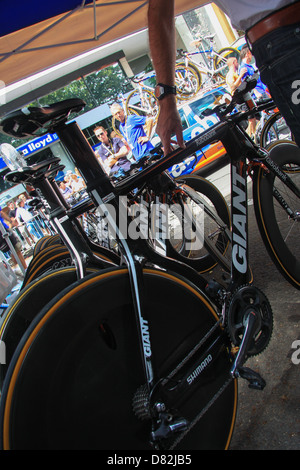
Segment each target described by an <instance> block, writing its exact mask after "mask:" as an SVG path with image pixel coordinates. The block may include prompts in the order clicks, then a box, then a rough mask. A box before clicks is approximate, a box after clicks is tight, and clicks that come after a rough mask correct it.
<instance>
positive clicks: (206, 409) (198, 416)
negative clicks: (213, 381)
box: [168, 377, 233, 450]
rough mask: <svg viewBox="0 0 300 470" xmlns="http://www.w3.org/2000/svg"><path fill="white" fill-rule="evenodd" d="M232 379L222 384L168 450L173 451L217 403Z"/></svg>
mask: <svg viewBox="0 0 300 470" xmlns="http://www.w3.org/2000/svg"><path fill="white" fill-rule="evenodd" d="M232 380H233V377H230V378H229V379H228V380H227V381H226V382H225V383H224V384H223V386H222V387H221V388H220V389H219V390H218V391H217V393H215V395H214V396H213V397H212V398H211V400H210V401H209V402H208V403H207V405H206V406H205V407H204V408H202V410H201V411H200V413H198V415H197V416H196V417H195V418H194V419H193V421H191V423H190V424H189V426H188V427H187V428H186V429H185V431H182V433H181V434H180V435H179V436H178V438H177V439H175V441H174V442H173V444H172V446H170V448H169V449H168V450H173V449H175V447H176V446H177V445H178V444H179V443H180V442H181V441H182V439H183V438H184V437H185V436H186V435H187V434H188V433H189V432H190V431H191V429H192V428H193V427H194V426H195V425H196V424H197V423H198V421H200V419H202V418H203V416H204V415H205V413H206V412H207V411H208V410H209V408H210V407H211V406H212V405H213V404H214V403H215V402H216V401H217V399H218V398H219V397H220V396H221V395H222V393H223V392H224V391H225V390H226V388H227V387H228V385H229V384H230V383H231V382H232Z"/></svg>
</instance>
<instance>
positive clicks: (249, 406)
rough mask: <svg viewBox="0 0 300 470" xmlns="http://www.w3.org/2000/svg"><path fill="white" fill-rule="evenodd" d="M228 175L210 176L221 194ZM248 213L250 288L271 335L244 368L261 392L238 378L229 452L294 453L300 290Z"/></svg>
mask: <svg viewBox="0 0 300 470" xmlns="http://www.w3.org/2000/svg"><path fill="white" fill-rule="evenodd" d="M226 175H227V173H226V171H225V170H223V171H221V172H220V174H216V175H214V179H215V180H216V179H217V186H218V187H219V188H220V187H221V186H223V188H222V190H225V189H226V188H224V184H226V178H227V176H226ZM218 177H220V179H219V181H218ZM215 182H216V181H215ZM222 192H223V191H222ZM249 214H250V225H249V227H250V228H249V238H250V264H251V267H252V270H253V274H254V283H253V284H254V285H255V286H257V287H259V288H260V289H261V290H262V291H263V292H264V294H265V295H266V296H267V297H268V299H269V301H270V303H271V306H272V310H273V314H274V331H273V336H272V339H271V342H270V344H269V346H268V348H267V349H266V350H265V351H264V352H263V353H262V354H261V355H259V356H257V357H254V358H251V360H249V361H248V362H247V364H246V365H247V366H249V367H252V368H253V369H254V370H257V371H258V372H259V373H260V374H261V375H262V377H263V378H264V379H265V380H266V382H267V385H266V387H265V389H264V390H263V391H256V390H251V389H249V388H248V385H247V383H246V382H245V381H243V380H239V406H238V416H237V421H236V427H235V431H234V435H233V438H232V441H231V446H230V449H231V450H296V449H300V364H299V365H295V364H293V362H292V354H293V353H295V352H296V350H295V349H293V348H292V344H293V342H294V341H295V340H300V292H299V290H297V289H295V288H294V287H292V286H291V285H290V284H289V283H288V282H287V281H285V279H284V278H283V277H282V276H281V275H280V274H279V272H278V271H277V270H276V268H275V267H274V265H273V263H272V261H271V260H270V258H269V256H268V254H267V252H266V249H265V247H264V245H263V243H262V241H261V238H260V235H259V232H258V229H257V226H256V222H255V217H254V214H253V207H252V206H250V207H249ZM298 349H300V348H299V347H298ZM298 358H299V359H300V350H299V354H298Z"/></svg>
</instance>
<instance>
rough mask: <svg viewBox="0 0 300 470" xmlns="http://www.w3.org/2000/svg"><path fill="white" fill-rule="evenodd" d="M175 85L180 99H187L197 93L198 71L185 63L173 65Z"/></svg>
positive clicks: (199, 83) (198, 86)
mask: <svg viewBox="0 0 300 470" xmlns="http://www.w3.org/2000/svg"><path fill="white" fill-rule="evenodd" d="M175 85H176V89H177V96H178V99H180V100H188V99H190V98H193V97H194V96H196V95H197V93H198V91H199V90H200V86H201V81H199V77H198V72H195V70H194V69H192V68H191V67H186V66H185V65H183V66H179V65H176V67H175Z"/></svg>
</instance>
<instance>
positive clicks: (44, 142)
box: [0, 134, 59, 170]
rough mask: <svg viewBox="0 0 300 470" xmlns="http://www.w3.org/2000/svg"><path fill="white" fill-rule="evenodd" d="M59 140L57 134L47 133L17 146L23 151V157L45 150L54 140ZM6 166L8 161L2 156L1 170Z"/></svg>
mask: <svg viewBox="0 0 300 470" xmlns="http://www.w3.org/2000/svg"><path fill="white" fill-rule="evenodd" d="M57 140H59V139H58V136H57V135H56V134H46V135H43V136H41V137H37V138H36V139H34V140H32V141H31V142H27V144H24V145H21V146H20V147H17V151H18V152H22V155H23V157H28V156H29V155H31V154H32V153H34V152H37V151H38V150H43V149H44V148H45V147H47V146H48V145H51V144H53V142H56V141H57ZM6 167H7V165H6V163H5V162H4V161H3V160H2V158H0V170H3V169H4V168H6Z"/></svg>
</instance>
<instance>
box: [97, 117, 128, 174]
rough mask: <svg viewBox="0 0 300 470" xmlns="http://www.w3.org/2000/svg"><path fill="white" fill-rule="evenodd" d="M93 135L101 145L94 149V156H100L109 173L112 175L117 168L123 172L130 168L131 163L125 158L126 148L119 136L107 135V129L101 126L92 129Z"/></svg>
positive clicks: (117, 170)
mask: <svg viewBox="0 0 300 470" xmlns="http://www.w3.org/2000/svg"><path fill="white" fill-rule="evenodd" d="M94 133H95V136H96V137H97V138H98V139H99V140H100V142H101V145H100V147H99V148H97V150H96V152H95V153H96V157H97V158H100V159H101V161H102V162H103V164H104V167H105V169H106V171H107V173H108V174H109V175H113V174H115V173H117V172H119V170H120V169H121V170H123V171H124V172H125V173H126V172H127V171H129V170H130V167H131V163H130V161H129V160H128V158H127V155H128V153H129V150H128V148H127V147H126V145H125V144H124V142H122V140H121V139H120V138H119V137H112V138H111V137H108V134H107V131H106V130H105V129H104V127H102V126H98V127H96V128H95V129H94Z"/></svg>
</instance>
